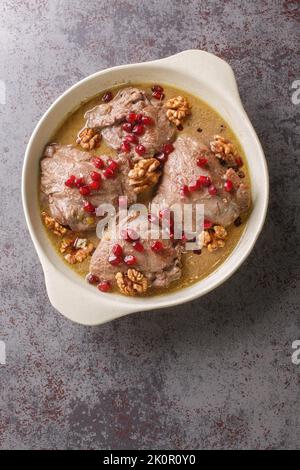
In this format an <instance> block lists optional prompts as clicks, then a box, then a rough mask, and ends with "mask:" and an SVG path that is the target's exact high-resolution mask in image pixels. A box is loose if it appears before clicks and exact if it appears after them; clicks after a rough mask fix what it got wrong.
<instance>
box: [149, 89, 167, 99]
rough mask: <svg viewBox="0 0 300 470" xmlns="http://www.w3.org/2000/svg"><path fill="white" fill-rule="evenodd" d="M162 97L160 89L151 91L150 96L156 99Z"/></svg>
mask: <svg viewBox="0 0 300 470" xmlns="http://www.w3.org/2000/svg"><path fill="white" fill-rule="evenodd" d="M164 97H165V95H164V93H162V92H161V91H153V93H152V98H155V99H156V100H163V99H164Z"/></svg>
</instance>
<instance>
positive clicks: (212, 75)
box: [22, 50, 269, 325]
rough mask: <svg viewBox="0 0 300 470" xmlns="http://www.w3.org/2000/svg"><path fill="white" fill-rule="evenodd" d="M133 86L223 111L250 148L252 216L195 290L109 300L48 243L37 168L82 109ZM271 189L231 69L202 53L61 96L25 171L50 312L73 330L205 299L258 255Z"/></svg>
mask: <svg viewBox="0 0 300 470" xmlns="http://www.w3.org/2000/svg"><path fill="white" fill-rule="evenodd" d="M130 81H131V82H137V83H138V82H159V83H166V84H167V83H168V84H170V85H174V86H177V87H179V88H182V89H185V90H187V91H189V92H191V93H193V94H195V95H198V96H199V97H201V98H202V99H203V100H204V101H206V102H207V103H209V104H210V105H211V106H212V107H213V108H215V109H216V110H218V112H219V113H220V114H221V115H222V116H223V118H224V119H225V121H227V122H228V123H229V125H230V126H231V128H232V129H233V130H234V132H235V133H236V135H237V136H238V138H239V140H240V142H241V144H242V146H243V148H244V151H245V153H246V156H247V161H248V164H249V169H250V175H251V181H252V195H253V211H252V213H251V216H250V218H249V220H248V222H247V225H246V227H245V231H244V233H243V236H242V238H241V240H240V241H239V243H238V245H237V246H236V247H235V249H234V251H233V252H232V253H231V255H230V256H229V258H228V259H227V260H226V261H225V262H224V263H223V264H222V265H221V266H219V267H218V268H217V269H216V270H215V271H214V272H213V273H212V274H210V275H209V276H208V277H206V278H205V279H203V280H201V281H199V282H198V283H196V284H194V285H193V286H191V287H188V288H186V289H182V290H181V291H177V292H174V293H170V294H165V295H163V296H157V297H149V298H127V297H124V296H121V295H117V294H103V293H101V292H99V291H98V290H97V289H95V288H94V287H92V286H90V285H89V284H88V283H86V282H85V281H84V280H83V279H81V278H80V277H79V276H78V275H77V274H76V273H75V272H73V271H72V270H71V269H70V268H68V266H66V265H65V264H64V262H63V261H62V260H61V259H60V258H59V256H58V255H57V254H56V252H55V251H54V249H53V247H52V246H51V244H50V243H49V240H48V238H47V235H46V234H45V230H44V228H43V226H42V222H41V219H40V209H39V205H38V173H39V160H40V157H41V155H42V152H43V149H44V147H45V145H46V144H47V143H48V142H49V140H50V138H51V136H52V135H53V133H54V131H55V130H56V128H57V125H58V124H60V123H61V121H62V118H63V117H64V116H66V115H67V114H68V113H70V112H71V111H72V110H74V108H76V107H77V106H78V105H79V104H80V103H81V102H82V101H85V100H87V99H88V98H91V97H93V96H94V95H96V94H98V93H100V92H101V91H102V90H104V89H107V88H110V87H111V86H112V85H113V84H121V83H127V82H130ZM268 186H269V183H268V170H267V165H266V161H265V157H264V153H263V150H262V148H261V145H260V143H259V140H258V138H257V135H256V133H255V131H254V129H253V127H252V125H251V123H250V121H249V119H248V117H247V115H246V113H245V111H244V109H243V105H242V103H241V101H240V97H239V93H238V89H237V85H236V81H235V78H234V74H233V72H232V69H231V68H230V66H229V65H228V64H227V63H226V62H224V61H223V60H221V59H219V58H218V57H216V56H214V55H212V54H209V53H207V52H204V51H199V50H189V51H185V52H181V53H180V54H176V55H174V56H171V57H168V58H166V59H162V60H156V61H153V62H145V63H141V64H131V65H123V66H119V67H113V68H110V69H107V70H103V71H101V72H97V73H95V74H93V75H91V76H89V77H87V78H85V79H84V80H81V81H80V82H79V83H77V84H76V85H74V86H72V87H71V88H70V89H69V90H67V91H66V92H65V93H64V94H63V95H61V96H60V97H59V98H58V99H57V100H56V101H55V102H54V103H53V104H52V106H51V107H50V108H49V109H48V111H47V112H46V113H45V114H44V116H43V117H42V118H41V120H40V121H39V123H38V125H37V126H36V128H35V130H34V132H33V134H32V136H31V139H30V141H29V143H28V146H27V149H26V153H25V160H24V167H23V178H22V196H23V205H24V212H25V217H26V221H27V225H28V228H29V231H30V234H31V237H32V240H33V243H34V246H35V248H36V251H37V253H38V256H39V258H40V261H41V263H42V266H43V270H44V274H45V280H46V286H47V292H48V295H49V299H50V301H51V303H52V305H53V306H54V307H55V308H56V309H57V310H58V311H59V312H61V313H62V314H63V315H65V316H66V317H67V318H69V319H71V320H73V321H75V322H78V323H81V324H85V325H97V324H101V323H104V322H107V321H109V320H113V319H115V318H117V317H121V316H123V315H127V314H129V313H133V312H137V311H142V310H152V309H159V308H163V307H171V306H172V305H178V304H182V303H184V302H188V301H189V300H192V299H195V298H197V297H200V296H202V295H204V294H206V293H207V292H209V291H211V290H212V289H214V288H216V287H217V286H219V285H220V284H222V283H223V282H224V281H225V280H226V279H228V278H229V277H230V276H231V275H232V274H233V273H234V272H235V271H236V270H237V269H238V267H239V266H240V265H241V263H242V262H243V261H244V260H245V259H246V257H247V256H248V255H249V253H250V251H251V250H252V248H253V246H254V244H255V241H256V239H257V237H258V235H259V233H260V231H261V229H262V226H263V223H264V220H265V216H266V211H267V205H268V191H269V188H268ZM216 295H218V293H217V292H216Z"/></svg>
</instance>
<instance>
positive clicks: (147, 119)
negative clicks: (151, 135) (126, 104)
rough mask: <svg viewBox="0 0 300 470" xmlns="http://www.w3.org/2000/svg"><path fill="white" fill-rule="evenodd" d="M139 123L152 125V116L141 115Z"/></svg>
mask: <svg viewBox="0 0 300 470" xmlns="http://www.w3.org/2000/svg"><path fill="white" fill-rule="evenodd" d="M141 124H144V125H145V126H153V124H154V121H153V119H152V117H150V116H142V117H141Z"/></svg>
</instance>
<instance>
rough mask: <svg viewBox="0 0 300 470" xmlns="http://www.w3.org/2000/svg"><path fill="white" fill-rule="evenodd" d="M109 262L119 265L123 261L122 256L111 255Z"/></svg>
mask: <svg viewBox="0 0 300 470" xmlns="http://www.w3.org/2000/svg"><path fill="white" fill-rule="evenodd" d="M108 262H109V264H111V265H112V266H118V265H119V264H120V263H122V258H121V257H120V256H116V255H109V257H108Z"/></svg>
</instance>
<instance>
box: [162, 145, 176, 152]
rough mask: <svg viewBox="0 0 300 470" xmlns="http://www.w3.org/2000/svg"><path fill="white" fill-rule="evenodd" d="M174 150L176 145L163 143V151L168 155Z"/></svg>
mask: <svg viewBox="0 0 300 470" xmlns="http://www.w3.org/2000/svg"><path fill="white" fill-rule="evenodd" d="M173 150H174V145H173V144H164V145H163V148H162V151H163V153H165V154H166V155H169V154H170V153H172V152H173Z"/></svg>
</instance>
